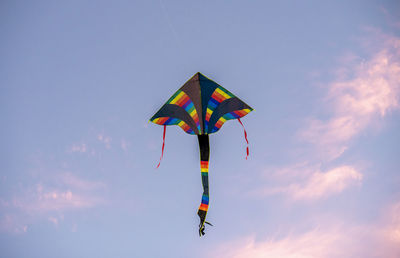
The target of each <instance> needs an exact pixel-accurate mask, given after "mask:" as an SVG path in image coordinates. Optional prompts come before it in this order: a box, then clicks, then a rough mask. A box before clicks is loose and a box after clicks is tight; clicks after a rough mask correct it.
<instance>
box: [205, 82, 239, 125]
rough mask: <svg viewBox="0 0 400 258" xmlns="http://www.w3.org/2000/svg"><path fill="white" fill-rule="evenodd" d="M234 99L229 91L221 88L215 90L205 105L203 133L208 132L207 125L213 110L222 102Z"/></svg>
mask: <svg viewBox="0 0 400 258" xmlns="http://www.w3.org/2000/svg"><path fill="white" fill-rule="evenodd" d="M232 97H234V95H233V94H232V93H230V92H229V91H227V90H225V89H224V88H222V87H218V88H216V89H215V91H214V92H213V94H212V95H211V98H210V100H209V101H208V104H207V110H206V118H205V121H204V127H205V132H208V123H209V121H210V118H211V115H212V113H213V112H214V110H215V109H216V108H217V107H218V106H219V104H221V103H222V102H223V101H224V100H227V99H230V98H232Z"/></svg>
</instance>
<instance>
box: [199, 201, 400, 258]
mask: <svg viewBox="0 0 400 258" xmlns="http://www.w3.org/2000/svg"><path fill="white" fill-rule="evenodd" d="M398 207H400V205H399V204H396V205H395V208H391V209H389V217H391V218H392V219H391V220H387V219H384V218H386V215H385V212H384V213H383V214H384V215H383V216H382V219H381V220H377V221H373V222H372V223H370V224H357V223H354V222H348V223H347V224H346V223H344V222H343V221H340V222H339V221H338V220H336V221H333V220H329V221H326V222H324V223H321V224H320V225H319V226H317V227H315V228H314V229H312V230H309V231H306V232H302V233H294V232H291V233H288V235H286V236H284V237H280V238H278V237H270V238H268V239H264V240H258V241H257V240H256V237H255V236H254V235H249V236H247V237H243V238H239V239H236V240H234V241H231V242H226V243H223V244H221V245H219V246H218V247H217V248H216V251H214V252H210V254H209V255H207V256H208V257H231V258H247V257H252V258H258V257H260V258H261V257H262V258H268V257H271V258H276V257H280V258H303V257H304V258H306V257H307V258H312V257H315V258H328V257H343V258H353V257H354V258H356V257H365V258H372V257H387V258H397V257H400V239H399V238H398V236H399V235H398V233H399V229H400V227H399V217H400V216H399V210H398Z"/></svg>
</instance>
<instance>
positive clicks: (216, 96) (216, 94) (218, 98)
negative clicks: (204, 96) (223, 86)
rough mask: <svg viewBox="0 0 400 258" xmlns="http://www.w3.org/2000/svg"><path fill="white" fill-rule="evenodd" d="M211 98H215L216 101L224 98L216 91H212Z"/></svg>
mask: <svg viewBox="0 0 400 258" xmlns="http://www.w3.org/2000/svg"><path fill="white" fill-rule="evenodd" d="M212 97H213V99H215V100H217V101H218V102H220V103H221V102H222V101H223V100H225V98H224V96H222V95H221V94H219V93H218V92H216V91H214V93H213V95H212Z"/></svg>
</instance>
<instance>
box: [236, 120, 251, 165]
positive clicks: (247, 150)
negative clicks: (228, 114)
mask: <svg viewBox="0 0 400 258" xmlns="http://www.w3.org/2000/svg"><path fill="white" fill-rule="evenodd" d="M238 121H239V123H240V124H241V125H242V127H243V130H244V138H245V139H246V142H247V147H246V152H247V156H246V159H247V157H248V156H249V141H248V140H247V132H246V129H245V128H244V125H243V124H242V121H240V118H238Z"/></svg>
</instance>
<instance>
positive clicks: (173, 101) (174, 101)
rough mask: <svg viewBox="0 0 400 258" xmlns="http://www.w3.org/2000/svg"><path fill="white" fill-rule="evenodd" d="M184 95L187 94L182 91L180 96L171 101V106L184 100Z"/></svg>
mask: <svg viewBox="0 0 400 258" xmlns="http://www.w3.org/2000/svg"><path fill="white" fill-rule="evenodd" d="M183 94H185V93H184V92H183V91H181V92H180V93H179V94H178V96H176V97H175V98H174V99H173V100H171V102H170V103H169V104H175V103H176V102H178V101H179V100H180V99H181V98H182V96H183Z"/></svg>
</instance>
